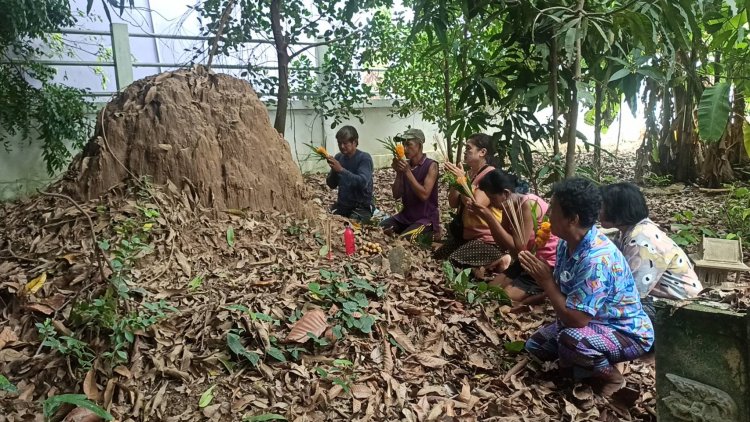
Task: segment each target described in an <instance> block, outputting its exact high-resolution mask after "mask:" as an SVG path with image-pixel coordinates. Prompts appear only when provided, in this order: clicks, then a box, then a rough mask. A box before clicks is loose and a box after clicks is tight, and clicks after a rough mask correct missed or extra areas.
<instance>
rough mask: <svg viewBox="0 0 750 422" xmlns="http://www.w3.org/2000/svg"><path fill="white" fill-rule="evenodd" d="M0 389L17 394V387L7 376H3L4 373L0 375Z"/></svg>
mask: <svg viewBox="0 0 750 422" xmlns="http://www.w3.org/2000/svg"><path fill="white" fill-rule="evenodd" d="M0 391H7V392H9V393H11V394H17V393H18V388H17V387H16V386H15V385H14V384H13V383H12V382H10V380H8V378H5V375H0Z"/></svg>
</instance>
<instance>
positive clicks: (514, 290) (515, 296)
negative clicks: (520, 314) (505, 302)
mask: <svg viewBox="0 0 750 422" xmlns="http://www.w3.org/2000/svg"><path fill="white" fill-rule="evenodd" d="M503 290H505V293H506V294H507V295H508V299H510V300H512V301H513V302H523V301H524V300H525V299H526V298H527V297H529V295H528V293H526V291H524V290H523V289H519V288H518V287H515V286H513V285H510V284H509V285H507V286H505V287H503Z"/></svg>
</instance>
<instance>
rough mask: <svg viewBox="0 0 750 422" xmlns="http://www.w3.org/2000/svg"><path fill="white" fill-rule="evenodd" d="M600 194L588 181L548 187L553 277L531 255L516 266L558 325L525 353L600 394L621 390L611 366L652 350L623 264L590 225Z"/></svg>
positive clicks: (621, 382) (621, 383)
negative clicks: (540, 294)
mask: <svg viewBox="0 0 750 422" xmlns="http://www.w3.org/2000/svg"><path fill="white" fill-rule="evenodd" d="M600 206H601V195H600V193H599V189H598V188H597V187H596V186H595V185H594V184H593V183H592V182H590V181H588V180H586V179H581V178H573V179H568V180H564V181H562V182H560V183H558V184H556V185H555V186H554V187H553V188H552V205H551V207H550V223H551V224H552V233H553V234H555V235H556V236H558V237H559V238H560V242H559V243H558V246H557V261H556V262H557V263H556V265H555V269H554V272H553V271H552V270H550V267H549V265H546V263H545V262H543V261H541V260H539V259H538V258H536V257H535V256H534V255H532V254H531V253H529V252H522V253H521V254H520V255H519V260H520V261H521V265H522V266H523V267H524V269H526V271H527V272H528V273H529V274H531V275H532V276H533V277H534V279H535V280H536V281H537V283H539V286H540V287H542V288H543V289H544V292H545V293H546V294H547V297H548V298H549V299H550V301H551V302H552V307H553V308H554V310H555V314H556V316H557V321H556V322H554V323H552V324H549V325H547V326H544V327H542V328H540V329H539V330H538V331H537V332H536V333H534V334H533V335H532V336H531V338H530V339H529V340H528V341H527V342H526V350H527V351H528V352H529V353H530V354H531V355H532V356H535V357H537V358H539V359H541V360H545V361H552V360H555V359H558V358H559V366H560V368H561V369H571V370H572V373H573V376H574V377H576V378H591V380H592V381H593V382H592V383H593V384H595V386H597V387H598V388H599V392H600V393H601V394H602V395H604V396H610V395H612V394H613V393H614V392H616V391H617V390H619V389H620V388H622V387H623V386H624V385H625V378H624V377H623V375H622V374H621V373H620V372H619V371H618V370H617V368H616V367H615V366H614V365H615V364H616V363H618V362H624V361H630V360H633V359H636V358H638V357H639V356H642V355H644V354H645V353H646V351H647V350H648V349H649V348H651V344H652V343H653V341H654V329H653V326H652V325H651V320H650V319H649V318H648V316H647V315H646V313H645V312H644V311H643V307H642V306H641V302H640V295H639V294H638V291H637V290H636V287H635V284H634V282H633V275H632V274H631V272H630V268H629V267H628V263H627V261H626V260H625V258H624V257H623V255H622V253H621V252H620V251H619V250H618V249H617V247H616V246H615V245H614V244H613V243H612V242H611V241H610V240H609V239H608V238H607V237H606V236H605V235H603V234H602V233H600V232H599V231H598V230H597V229H596V227H595V226H594V223H595V222H596V218H597V215H598V214H599V207H600Z"/></svg>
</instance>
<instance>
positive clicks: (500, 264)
mask: <svg viewBox="0 0 750 422" xmlns="http://www.w3.org/2000/svg"><path fill="white" fill-rule="evenodd" d="M511 261H512V258H511V256H510V254H505V255H503V256H501V257H500V259H498V260H497V261H495V262H493V263H492V268H493V269H494V270H495V271H496V272H498V273H501V272H503V271H505V270H507V269H508V267H510V264H511Z"/></svg>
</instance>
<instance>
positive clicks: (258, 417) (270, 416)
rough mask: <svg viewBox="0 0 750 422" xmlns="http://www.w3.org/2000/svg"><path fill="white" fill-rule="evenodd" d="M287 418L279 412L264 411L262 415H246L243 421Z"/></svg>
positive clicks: (251, 421) (262, 421)
mask: <svg viewBox="0 0 750 422" xmlns="http://www.w3.org/2000/svg"><path fill="white" fill-rule="evenodd" d="M285 420H286V418H285V417H283V416H281V415H279V414H277V413H264V414H262V415H255V416H250V415H245V416H244V417H243V418H242V422H265V421H285Z"/></svg>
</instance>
